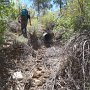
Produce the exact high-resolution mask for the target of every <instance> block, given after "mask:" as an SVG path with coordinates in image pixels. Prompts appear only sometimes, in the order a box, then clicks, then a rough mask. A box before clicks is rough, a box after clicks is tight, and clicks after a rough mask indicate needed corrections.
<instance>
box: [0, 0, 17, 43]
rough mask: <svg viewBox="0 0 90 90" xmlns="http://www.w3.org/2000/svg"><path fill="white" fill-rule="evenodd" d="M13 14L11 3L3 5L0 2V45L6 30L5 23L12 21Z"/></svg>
mask: <svg viewBox="0 0 90 90" xmlns="http://www.w3.org/2000/svg"><path fill="white" fill-rule="evenodd" d="M12 14H15V10H14V9H13V3H9V4H5V3H3V2H2V1H0V43H2V42H3V35H4V31H5V30H6V22H7V21H9V20H11V19H13V16H14V15H12Z"/></svg>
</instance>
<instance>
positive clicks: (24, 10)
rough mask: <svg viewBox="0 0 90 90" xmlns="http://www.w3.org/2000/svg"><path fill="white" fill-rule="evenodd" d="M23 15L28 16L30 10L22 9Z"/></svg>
mask: <svg viewBox="0 0 90 90" xmlns="http://www.w3.org/2000/svg"><path fill="white" fill-rule="evenodd" d="M21 16H25V17H28V11H27V9H22V10H21Z"/></svg>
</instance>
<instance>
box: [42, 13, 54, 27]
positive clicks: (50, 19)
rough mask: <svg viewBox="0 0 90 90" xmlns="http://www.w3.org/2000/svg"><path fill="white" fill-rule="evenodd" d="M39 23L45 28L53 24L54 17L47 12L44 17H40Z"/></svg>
mask: <svg viewBox="0 0 90 90" xmlns="http://www.w3.org/2000/svg"><path fill="white" fill-rule="evenodd" d="M41 22H42V24H43V25H44V26H45V28H46V27H48V26H49V25H50V24H51V23H55V15H54V14H53V13H52V12H48V13H47V14H46V15H44V16H42V18H41Z"/></svg>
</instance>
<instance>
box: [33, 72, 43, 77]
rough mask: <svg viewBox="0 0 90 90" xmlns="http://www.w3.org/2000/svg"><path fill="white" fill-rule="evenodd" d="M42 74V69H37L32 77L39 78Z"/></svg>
mask: <svg viewBox="0 0 90 90" xmlns="http://www.w3.org/2000/svg"><path fill="white" fill-rule="evenodd" d="M41 76H42V73H41V71H36V72H34V74H33V77H32V78H39V77H41Z"/></svg>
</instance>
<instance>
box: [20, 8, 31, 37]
mask: <svg viewBox="0 0 90 90" xmlns="http://www.w3.org/2000/svg"><path fill="white" fill-rule="evenodd" d="M28 20H29V22H30V25H31V18H30V15H29V14H28V11H27V9H22V10H21V12H20V15H19V22H20V23H21V32H22V34H23V36H24V37H25V38H27V23H28Z"/></svg>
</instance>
